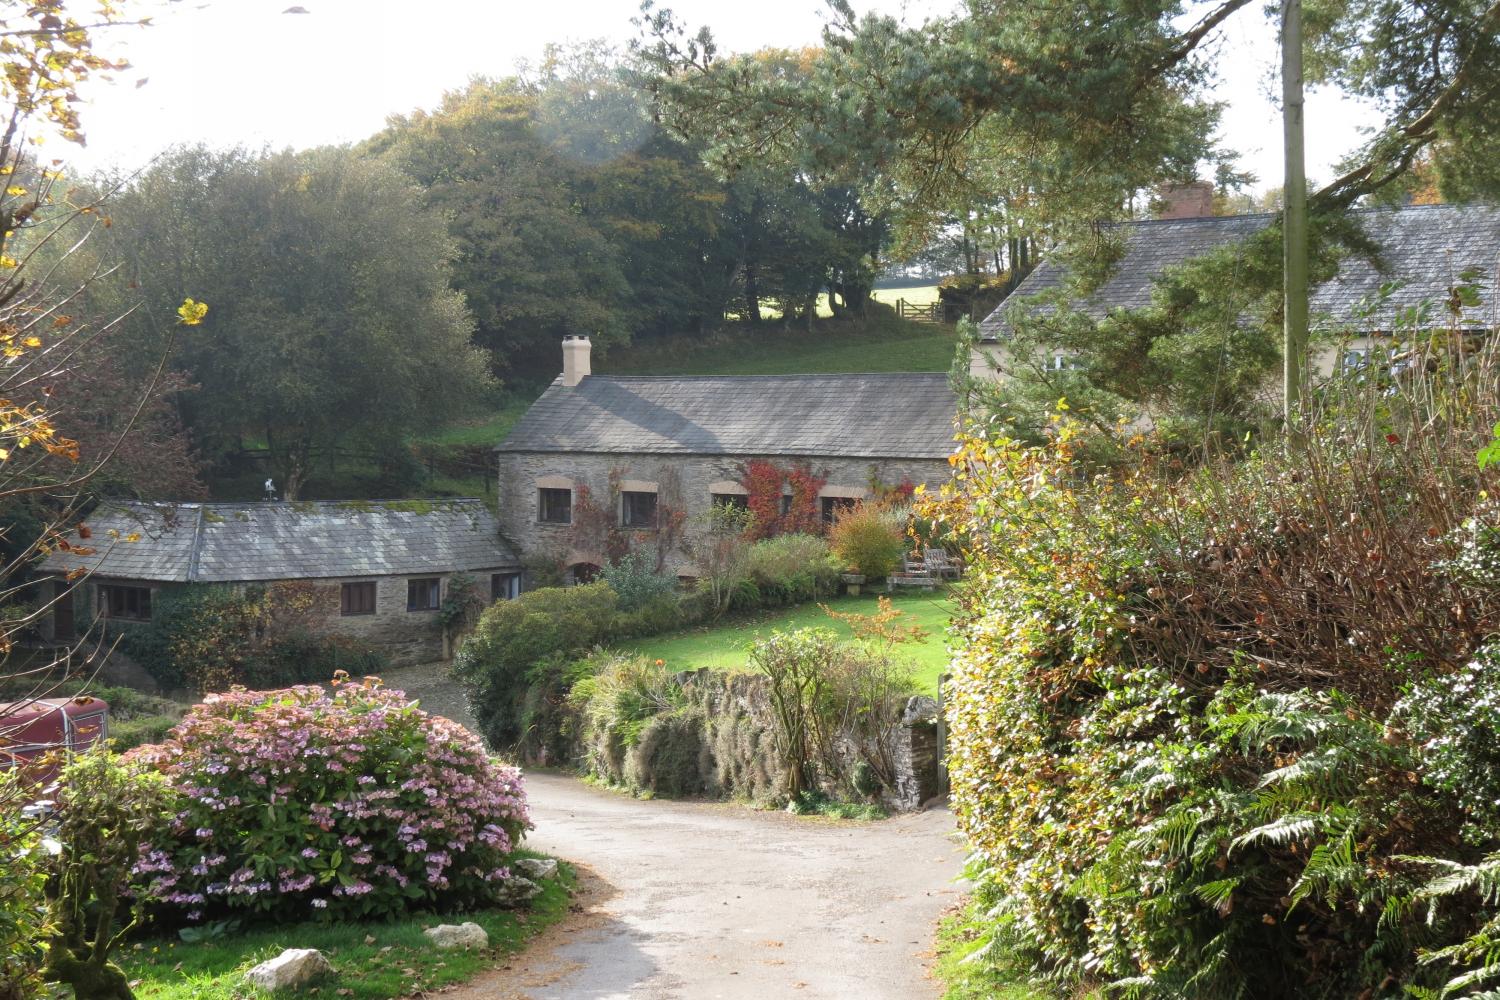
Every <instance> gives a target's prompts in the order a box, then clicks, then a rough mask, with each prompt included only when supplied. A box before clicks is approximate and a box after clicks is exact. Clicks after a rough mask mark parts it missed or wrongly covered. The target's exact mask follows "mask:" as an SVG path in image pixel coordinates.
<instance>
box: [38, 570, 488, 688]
mask: <svg viewBox="0 0 1500 1000" xmlns="http://www.w3.org/2000/svg"><path fill="white" fill-rule="evenodd" d="M516 571H517V570H516V567H515V566H497V567H494V568H493V569H483V570H473V571H469V572H466V573H464V574H463V575H465V576H468V577H471V578H472V579H473V580H474V582H475V585H476V587H477V588H478V591H479V593H480V595H481V596H482V597H483V598H484V599H485V600H488V598H489V594H490V577H491V576H492V575H493V574H495V573H514V572H516ZM457 575H459V574H455V573H431V574H422V575H421V576H417V575H413V576H382V577H330V578H326V579H318V580H301V581H297V582H298V583H305V584H309V585H311V586H312V587H313V588H315V591H316V594H317V604H316V608H315V612H316V618H317V620H318V621H319V622H320V623H321V625H322V627H323V629H325V630H326V631H327V632H328V633H330V634H332V635H342V636H348V637H350V638H352V639H357V640H359V641H361V642H365V643H369V644H370V645H372V646H375V647H377V648H379V649H380V650H381V651H382V652H384V653H385V654H386V655H387V656H389V657H390V660H391V664H392V665H393V666H406V665H409V664H414V663H427V662H431V661H433V660H440V659H446V658H447V657H448V656H449V655H450V652H449V650H447V649H446V648H445V647H444V643H443V631H442V628H441V626H440V625H439V624H438V612H437V611H408V610H407V609H406V597H407V581H408V580H414V579H430V578H432V577H434V576H435V577H438V578H439V579H440V580H441V581H442V583H441V587H442V590H441V594H442V597H444V598H446V597H447V595H448V586H449V582H450V581H451V580H452V579H453V577H455V576H457ZM368 582H374V584H375V612H374V614H360V615H345V614H343V613H342V589H343V584H345V583H368ZM101 584H103V585H107V584H120V585H124V586H132V587H149V588H150V589H151V591H152V600H153V603H154V602H155V601H156V599H157V598H158V596H159V595H160V594H161V593H162V592H163V591H164V590H165V589H170V588H171V587H173V586H180V584H159V583H149V582H147V581H143V580H115V579H105V578H96V579H90V580H89V581H87V582H85V583H84V584H82V585H81V586H80V587H79V588H78V589H77V590H75V591H74V617H75V621H76V631H78V632H82V631H83V630H85V629H87V628H88V627H89V625H90V623H91V622H93V621H94V616H95V614H96V613H97V609H98V607H99V604H98V587H99V586H100V585H101ZM205 586H208V585H205ZM227 586H255V584H227ZM111 624H115V625H120V626H123V627H130V626H131V625H134V624H138V623H135V622H130V621H125V620H122V619H114V620H112V621H111ZM46 631H47V637H48V638H54V636H53V635H52V621H51V618H50V616H49V619H48V621H47V622H46Z"/></svg>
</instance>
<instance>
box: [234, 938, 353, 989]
mask: <svg viewBox="0 0 1500 1000" xmlns="http://www.w3.org/2000/svg"><path fill="white" fill-rule="evenodd" d="M332 971H333V966H331V965H329V964H328V959H326V958H324V957H323V953H322V952H321V951H318V949H316V948H288V949H287V950H286V951H284V952H282V953H281V954H280V955H277V956H276V957H275V958H272V959H268V960H267V961H264V962H262V963H260V964H259V965H257V966H256V967H255V968H253V969H251V970H250V971H249V972H247V973H245V981H246V982H247V983H249V984H250V985H252V986H257V987H259V988H260V989H263V990H266V991H268V992H274V991H275V990H284V989H287V988H288V987H293V986H302V985H304V984H306V983H310V982H312V981H313V980H314V979H317V978H318V977H319V976H324V975H327V974H328V973H330V972H332Z"/></svg>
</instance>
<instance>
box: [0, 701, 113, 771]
mask: <svg viewBox="0 0 1500 1000" xmlns="http://www.w3.org/2000/svg"><path fill="white" fill-rule="evenodd" d="M108 736H109V705H108V704H107V703H105V702H103V701H101V700H99V699H98V698H90V697H88V696H87V695H80V696H79V697H76V698H41V699H35V698H34V699H32V700H30V701H17V702H10V703H8V704H6V703H0V768H12V767H19V768H21V769H23V771H24V772H25V774H26V777H27V778H28V779H30V780H32V781H36V782H39V783H41V784H47V783H48V782H50V781H52V780H53V779H54V778H56V777H57V769H58V765H57V763H56V762H55V760H53V759H48V760H39V758H42V757H46V756H47V755H49V754H52V753H53V752H54V751H57V750H87V749H88V748H89V747H91V746H93V745H94V744H95V743H98V742H99V741H101V740H103V739H106V738H108Z"/></svg>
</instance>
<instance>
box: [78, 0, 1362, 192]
mask: <svg viewBox="0 0 1500 1000" xmlns="http://www.w3.org/2000/svg"><path fill="white" fill-rule="evenodd" d="M157 2H167V3H170V6H169V7H168V8H167V9H166V10H165V11H164V12H163V13H161V14H159V15H158V16H157V17H156V23H155V25H154V26H153V27H151V28H148V29H145V30H135V29H124V30H120V31H118V32H115V33H112V34H111V36H110V37H108V38H104V39H100V41H99V43H97V44H98V47H99V49H100V50H101V51H103V52H106V53H108V54H116V53H119V54H123V55H124V56H125V57H127V58H128V59H129V60H130V61H131V63H132V64H133V68H132V70H131V71H130V72H129V73H127V74H126V75H125V76H124V78H123V79H121V80H119V81H117V82H116V83H114V84H111V85H100V86H97V87H95V88H93V89H92V90H91V91H89V96H90V101H89V104H88V106H87V107H85V108H84V110H83V114H84V119H83V123H84V131H85V133H86V134H87V136H88V140H89V145H88V148H87V149H85V150H82V151H73V150H68V151H66V152H63V151H60V150H59V148H58V145H52V146H50V147H49V149H50V151H52V152H53V154H54V155H62V156H66V157H67V158H68V159H70V160H72V161H74V162H75V163H76V164H77V165H78V166H80V167H83V168H96V167H104V166H119V167H128V168H134V167H137V166H140V165H142V164H144V163H145V162H147V161H148V160H149V159H150V158H151V157H152V156H153V155H154V154H155V153H157V152H158V151H159V150H161V149H162V148H164V147H166V146H168V145H171V144H173V143H179V142H196V141H205V142H208V143H210V144H212V145H233V144H245V145H249V146H260V145H267V144H268V145H271V146H274V147H282V146H294V147H298V148H301V147H307V146H315V145H319V144H324V143H339V142H348V141H354V140H358V139H361V138H363V137H365V136H367V135H369V134H370V133H372V132H374V131H376V130H377V129H379V128H380V127H381V125H382V124H383V123H384V121H385V118H386V116H387V115H388V114H391V113H398V112H404V111H408V110H410V109H412V108H416V107H431V106H432V105H434V104H435V103H436V102H437V100H438V99H439V97H440V96H441V95H442V93H443V92H444V91H445V90H451V89H455V88H458V87H461V86H463V84H464V83H465V81H467V80H468V79H469V77H471V76H474V75H476V74H483V75H491V76H498V75H503V74H504V73H506V72H507V71H508V70H509V69H510V68H511V67H513V66H514V65H515V63H516V62H517V61H518V60H522V59H532V60H534V59H535V58H536V57H537V56H538V55H539V54H540V52H541V50H542V47H543V46H544V45H545V44H546V43H548V42H569V41H585V40H590V39H600V38H602V39H606V40H608V41H610V42H612V43H614V44H616V45H620V46H622V47H623V45H624V44H625V43H626V42H627V41H628V40H629V39H630V38H632V37H634V35H635V29H634V28H633V27H632V25H631V23H630V20H631V18H632V17H633V16H634V15H635V14H636V11H637V6H638V3H637V0H525V2H522V0H443V2H442V3H427V4H423V3H420V2H416V0H399V2H398V0H157ZM663 3H664V5H669V6H671V7H672V8H673V9H674V10H676V11H677V12H678V13H679V14H680V15H682V17H683V18H684V20H686V21H687V22H688V23H690V24H692V25H694V26H695V27H696V26H697V25H700V24H708V25H709V26H710V27H711V28H713V30H714V34H715V36H716V38H717V39H718V41H719V43H720V46H721V48H723V49H734V50H744V49H754V48H759V47H762V46H766V45H781V46H797V45H804V44H810V43H816V42H817V40H818V37H819V31H820V29H821V27H822V25H823V23H824V22H825V20H826V13H825V8H824V7H823V5H822V4H821V2H820V0H750V2H745V0H663ZM854 5H855V8H856V9H858V10H867V9H877V10H880V11H882V12H885V13H892V14H898V15H901V16H902V17H904V18H905V19H906V20H907V21H908V22H911V23H920V22H921V21H922V19H923V18H924V17H925V16H931V15H932V14H935V13H941V12H944V11H947V10H951V9H953V8H955V7H956V6H958V3H957V0H854ZM294 6H295V7H301V8H305V9H306V10H307V11H308V13H305V14H287V13H282V12H283V11H284V10H286V9H287V8H289V7H294ZM1276 49H1277V46H1276V40H1275V30H1274V26H1273V25H1271V24H1269V23H1268V22H1266V21H1265V19H1264V17H1263V16H1262V15H1261V14H1260V13H1259V12H1257V11H1254V10H1246V11H1242V12H1241V13H1240V14H1238V15H1236V16H1235V18H1234V19H1232V20H1231V21H1230V22H1229V23H1228V25H1227V27H1226V32H1225V38H1224V50H1223V52H1224V59H1223V65H1224V79H1223V81H1222V83H1221V85H1220V88H1219V98H1220V99H1221V100H1224V101H1226V102H1227V103H1228V105H1229V109H1228V112H1227V117H1226V122H1225V126H1226V127H1225V136H1226V137H1227V139H1228V143H1227V144H1228V145H1229V146H1231V147H1233V148H1235V149H1238V150H1239V151H1240V152H1241V153H1242V154H1243V155H1244V159H1243V161H1242V162H1243V165H1244V166H1245V167H1247V168H1248V169H1251V170H1253V171H1254V172H1255V173H1256V174H1257V175H1258V176H1259V177H1260V179H1261V183H1260V185H1259V187H1262V188H1263V187H1267V186H1275V185H1277V184H1279V177H1280V174H1281V131H1280V124H1279V117H1278V113H1277V106H1276V104H1275V103H1274V102H1273V101H1271V100H1270V99H1268V97H1267V94H1268V93H1269V92H1271V89H1272V84H1271V83H1270V82H1268V81H1269V79H1270V75H1271V74H1272V73H1274V72H1275V68H1276V65H1277V63H1276V59H1277V51H1276ZM141 80H144V81H145V82H144V83H143V84H141V85H140V86H139V87H137V86H136V84H137V82H139V81H141ZM1373 120H1374V118H1373V115H1371V114H1370V113H1369V112H1368V111H1367V110H1365V109H1363V108H1360V107H1359V106H1357V105H1355V104H1353V102H1350V101H1347V100H1344V99H1342V98H1341V97H1340V96H1338V95H1336V94H1312V95H1310V97H1309V101H1308V109H1307V145H1308V173H1309V175H1310V177H1311V178H1312V179H1313V180H1314V181H1316V180H1319V179H1325V180H1326V179H1328V178H1329V177H1331V176H1332V164H1333V163H1334V161H1336V160H1337V159H1338V158H1339V157H1340V156H1341V155H1343V154H1344V153H1345V152H1347V151H1348V150H1349V149H1351V148H1352V147H1353V146H1355V145H1356V144H1357V143H1358V141H1359V133H1358V131H1357V130H1358V128H1359V126H1360V125H1361V124H1369V123H1371V122H1373Z"/></svg>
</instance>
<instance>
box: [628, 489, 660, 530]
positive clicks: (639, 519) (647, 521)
mask: <svg viewBox="0 0 1500 1000" xmlns="http://www.w3.org/2000/svg"><path fill="white" fill-rule="evenodd" d="M620 523H621V524H622V525H624V526H625V527H627V528H654V527H656V494H655V493H621V494H620Z"/></svg>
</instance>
